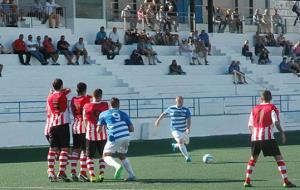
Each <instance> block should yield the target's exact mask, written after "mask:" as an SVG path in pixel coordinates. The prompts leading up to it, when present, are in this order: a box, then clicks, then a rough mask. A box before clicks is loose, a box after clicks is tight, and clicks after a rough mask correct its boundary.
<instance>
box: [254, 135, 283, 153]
mask: <svg viewBox="0 0 300 190" xmlns="http://www.w3.org/2000/svg"><path fill="white" fill-rule="evenodd" d="M261 151H262V152H263V154H264V156H278V155H281V153H280V150H279V147H278V145H277V142H276V140H275V139H272V140H264V141H252V142H251V155H252V156H255V155H259V154H260V152H261Z"/></svg>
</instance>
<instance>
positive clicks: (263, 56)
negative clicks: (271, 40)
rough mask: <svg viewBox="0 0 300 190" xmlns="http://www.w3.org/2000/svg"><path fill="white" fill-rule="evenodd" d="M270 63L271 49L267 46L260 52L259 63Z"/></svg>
mask: <svg viewBox="0 0 300 190" xmlns="http://www.w3.org/2000/svg"><path fill="white" fill-rule="evenodd" d="M269 63H271V60H270V59H269V51H268V50H267V48H263V49H262V50H261V52H260V54H259V58H258V64H260V65H265V64H269Z"/></svg>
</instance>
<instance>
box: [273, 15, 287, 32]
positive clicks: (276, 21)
mask: <svg viewBox="0 0 300 190" xmlns="http://www.w3.org/2000/svg"><path fill="white" fill-rule="evenodd" d="M274 11H275V12H274V14H273V15H272V23H273V32H274V33H275V34H278V33H279V32H278V27H279V28H281V33H284V32H285V31H284V24H283V20H282V17H281V16H280V15H279V14H278V9H274Z"/></svg>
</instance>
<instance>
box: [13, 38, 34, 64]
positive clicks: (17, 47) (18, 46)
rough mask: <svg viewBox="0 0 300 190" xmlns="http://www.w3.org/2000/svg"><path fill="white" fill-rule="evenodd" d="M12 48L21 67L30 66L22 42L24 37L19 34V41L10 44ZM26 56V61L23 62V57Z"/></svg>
mask: <svg viewBox="0 0 300 190" xmlns="http://www.w3.org/2000/svg"><path fill="white" fill-rule="evenodd" d="M12 48H13V52H14V54H18V57H19V60H20V63H21V64H22V65H30V63H29V62H30V54H29V53H28V52H27V48H26V44H25V42H24V35H23V34H20V35H19V39H17V40H15V41H14V42H13V43H12ZM24 54H25V55H26V61H25V62H24V58H23V55H24Z"/></svg>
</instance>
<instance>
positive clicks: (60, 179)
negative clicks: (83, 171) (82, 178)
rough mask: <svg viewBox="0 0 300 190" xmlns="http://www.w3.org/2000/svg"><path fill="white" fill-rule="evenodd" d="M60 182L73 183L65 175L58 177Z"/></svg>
mask: <svg viewBox="0 0 300 190" xmlns="http://www.w3.org/2000/svg"><path fill="white" fill-rule="evenodd" d="M58 180H59V181H63V182H71V180H70V179H69V178H68V177H67V175H66V174H64V173H63V174H59V175H58Z"/></svg>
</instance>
